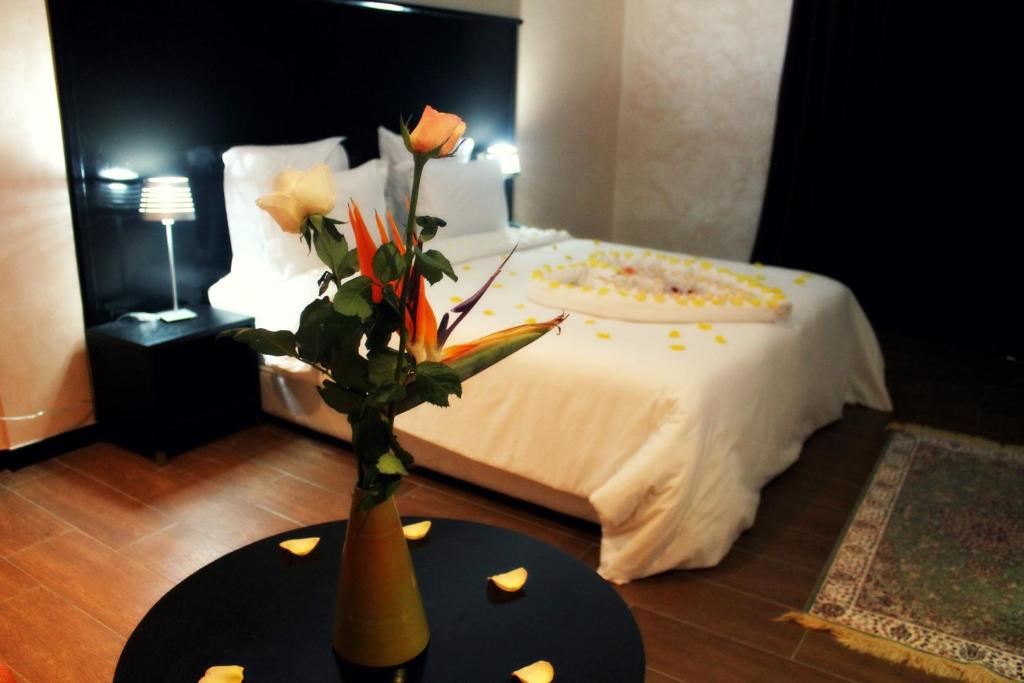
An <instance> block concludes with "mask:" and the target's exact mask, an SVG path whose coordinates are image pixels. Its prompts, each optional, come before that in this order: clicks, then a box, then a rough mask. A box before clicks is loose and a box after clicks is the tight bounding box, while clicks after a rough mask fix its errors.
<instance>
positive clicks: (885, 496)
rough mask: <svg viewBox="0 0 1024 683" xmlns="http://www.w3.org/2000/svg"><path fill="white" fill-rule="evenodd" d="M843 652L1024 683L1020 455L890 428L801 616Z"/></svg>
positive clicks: (1023, 474)
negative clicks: (831, 637) (832, 638)
mask: <svg viewBox="0 0 1024 683" xmlns="http://www.w3.org/2000/svg"><path fill="white" fill-rule="evenodd" d="M781 618H782V619H785V620H789V621H795V622H797V623H800V624H802V625H803V626H805V627H807V628H812V629H816V630H821V631H828V632H830V633H832V634H833V635H834V636H835V637H836V638H837V639H838V640H839V641H840V642H842V643H843V644H844V645H846V646H848V647H850V648H853V649H855V650H859V651H862V652H867V653H869V654H873V655H876V656H879V657H883V658H885V659H888V660H890V661H896V662H902V663H906V664H909V665H911V666H915V667H917V668H919V669H922V670H924V671H927V672H929V673H932V674H936V675H940V676H946V677H949V678H954V679H958V680H964V681H972V682H989V681H1024V450H1022V449H1020V448H1016V447H1004V446H999V445H998V444H993V443H988V442H984V441H981V440H980V439H974V438H972V437H964V436H960V435H956V434H950V433H944V432H938V431H936V430H931V429H927V428H922V427H915V426H912V425H901V426H898V427H896V428H895V431H893V433H892V435H891V438H890V440H889V442H888V444H887V446H886V449H885V452H884V453H883V455H882V457H881V459H880V461H879V464H878V467H877V469H876V471H875V473H874V475H873V477H872V480H871V482H870V483H869V484H868V487H867V489H866V490H865V492H864V495H863V498H862V499H861V501H860V504H859V505H858V507H857V509H856V510H855V511H854V513H853V515H852V516H851V518H850V521H849V522H848V523H847V528H846V531H845V532H844V533H843V536H842V537H841V538H840V540H839V542H838V544H837V546H836V549H835V550H834V551H833V555H832V559H831V562H830V563H829V566H828V568H827V569H826V570H825V573H824V574H823V576H822V578H821V580H820V582H819V585H818V588H817V590H816V591H815V594H814V595H813V596H812V598H811V601H810V603H809V607H808V608H807V611H806V612H802V613H797V612H791V613H789V614H786V615H784V616H783V617H781Z"/></svg>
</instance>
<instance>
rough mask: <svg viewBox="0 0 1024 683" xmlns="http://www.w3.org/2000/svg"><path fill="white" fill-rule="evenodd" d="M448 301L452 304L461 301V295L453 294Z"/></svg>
mask: <svg viewBox="0 0 1024 683" xmlns="http://www.w3.org/2000/svg"><path fill="white" fill-rule="evenodd" d="M449 301H451V302H452V303H453V304H457V303H459V302H461V301H462V297H461V296H453V297H452V298H451V299H449Z"/></svg>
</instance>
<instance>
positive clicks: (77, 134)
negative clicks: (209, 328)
mask: <svg viewBox="0 0 1024 683" xmlns="http://www.w3.org/2000/svg"><path fill="white" fill-rule="evenodd" d="M48 5H49V12H50V22H51V29H52V35H53V47H54V54H55V62H56V69H57V83H58V90H59V96H60V106H61V119H62V124H63V129H64V138H65V150H66V154H67V165H68V178H69V184H70V186H71V187H70V189H71V203H72V209H73V216H74V227H75V240H76V250H77V254H78V267H79V273H80V278H81V285H82V299H83V303H84V309H85V319H86V324H87V325H88V326H92V325H97V324H100V323H103V322H106V321H108V320H111V319H113V318H115V317H116V316H117V315H118V314H120V313H123V312H126V311H130V310H160V309H163V308H167V307H168V305H169V300H170V275H169V273H168V269H167V267H166V259H167V257H166V246H165V242H164V236H163V231H162V230H159V229H155V228H154V225H156V227H159V224H153V223H144V222H143V221H141V220H139V218H138V213H137V210H136V209H137V206H138V192H139V185H140V181H138V180H136V181H120V182H118V181H114V182H112V181H111V180H110V179H104V178H102V177H101V176H100V172H101V171H102V170H103V169H106V168H111V167H125V168H128V169H131V170H132V171H135V172H136V173H137V174H138V175H139V176H140V177H141V178H144V177H146V176H153V175H168V174H176V175H186V176H188V177H189V178H190V181H191V185H192V190H193V194H194V196H195V201H196V220H195V222H190V223H182V224H180V225H179V226H177V227H178V230H176V231H175V243H176V244H175V247H176V261H177V267H178V287H179V293H180V297H181V299H182V301H183V303H184V304H188V303H190V302H204V301H205V300H206V290H207V288H208V287H209V286H210V285H211V284H212V283H213V282H215V281H216V280H217V279H218V278H220V277H221V276H223V275H224V274H225V273H227V272H228V270H229V267H230V263H231V247H230V242H229V240H228V231H227V221H226V218H225V212H224V193H223V166H222V164H221V159H220V155H221V153H222V152H223V151H224V150H226V149H228V148H229V147H231V146H233V145H238V144H281V143H294V142H300V141H307V140H316V139H320V138H325V137H329V136H332V135H345V136H346V140H345V143H344V144H345V148H346V150H347V152H348V154H349V157H350V159H351V163H352V165H353V166H355V165H358V164H360V163H362V162H363V161H366V160H367V159H371V158H374V157H376V156H377V137H376V129H377V126H379V125H385V126H388V127H390V128H392V129H394V128H396V127H397V125H398V120H399V116H401V115H404V116H416V115H418V114H419V111H420V110H421V109H422V107H423V105H424V104H431V105H433V106H435V107H437V108H438V109H441V110H443V111H454V112H458V113H459V114H460V115H461V116H462V117H463V118H464V119H466V121H467V123H468V124H469V127H470V130H471V135H472V136H473V137H474V138H475V139H476V140H477V142H478V144H483V145H486V144H489V143H491V142H495V141H498V140H512V139H513V137H514V134H515V96H516V92H515V83H516V81H515V78H516V40H517V31H518V25H519V20H518V19H510V18H506V17H497V16H489V15H481V14H471V13H466V12H454V11H448V10H439V9H429V8H424V7H419V6H415V5H409V4H406V3H380V2H376V3H374V2H364V1H361V0H276V1H274V2H271V1H269V0H216V1H215V2H211V1H210V0H180V1H178V2H173V3H155V2H139V1H138V0H104V1H103V2H81V1H80V0H49V1H48Z"/></svg>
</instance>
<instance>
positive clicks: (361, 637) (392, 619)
mask: <svg viewBox="0 0 1024 683" xmlns="http://www.w3.org/2000/svg"><path fill="white" fill-rule="evenodd" d="M362 498H363V493H362V491H360V490H359V489H356V491H355V493H354V494H353V495H352V510H351V512H350V514H349V520H348V526H347V528H346V530H345V545H344V547H343V548H342V551H341V576H340V577H339V579H338V599H337V605H336V607H335V612H334V639H333V644H334V651H335V652H337V653H338V655H339V656H340V657H341V658H342V659H344V660H345V661H348V662H351V663H353V664H357V665H359V666H369V667H389V666H397V665H399V664H403V663H405V662H408V661H409V660H410V659H412V658H414V657H415V656H416V655H418V654H420V653H421V652H423V650H424V649H425V648H426V647H427V642H428V641H429V640H430V630H429V628H428V626H427V615H426V612H424V610H423V599H422V598H421V597H420V589H419V585H418V584H417V583H416V573H415V571H414V570H413V565H412V557H411V555H410V554H409V546H408V544H407V543H406V540H405V534H403V533H402V520H401V518H400V517H399V516H398V507H397V506H396V505H395V497H394V496H389V497H388V499H387V500H385V501H384V502H383V503H381V504H379V505H376V506H374V507H372V508H370V509H369V510H360V509H359V501H361V500H362Z"/></svg>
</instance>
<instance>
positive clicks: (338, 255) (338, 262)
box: [311, 216, 352, 280]
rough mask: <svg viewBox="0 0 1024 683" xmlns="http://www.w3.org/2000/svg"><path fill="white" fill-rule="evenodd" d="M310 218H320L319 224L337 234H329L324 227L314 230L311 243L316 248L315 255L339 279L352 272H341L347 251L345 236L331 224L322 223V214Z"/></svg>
mask: <svg viewBox="0 0 1024 683" xmlns="http://www.w3.org/2000/svg"><path fill="white" fill-rule="evenodd" d="M311 218H320V219H321V225H323V226H328V227H330V229H331V230H333V231H334V234H335V235H337V237H335V236H334V235H331V234H330V231H328V230H326V229H318V230H316V232H315V233H314V234H313V245H314V247H315V248H316V255H317V256H319V257H320V260H321V261H323V263H324V265H325V266H327V267H328V268H330V269H331V271H332V272H333V273H334V274H335V275H336V276H337V277H338V279H339V280H341V279H344V278H346V277H348V276H349V275H351V274H352V273H351V272H349V273H344V272H343V271H344V269H345V268H344V267H345V261H346V259H347V257H348V253H349V248H348V242H346V241H345V237H344V236H343V235H341V234H340V233H338V231H337V230H335V229H334V226H333V225H331V224H330V223H324V222H323V221H322V218H323V217H322V216H312V217H311Z"/></svg>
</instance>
